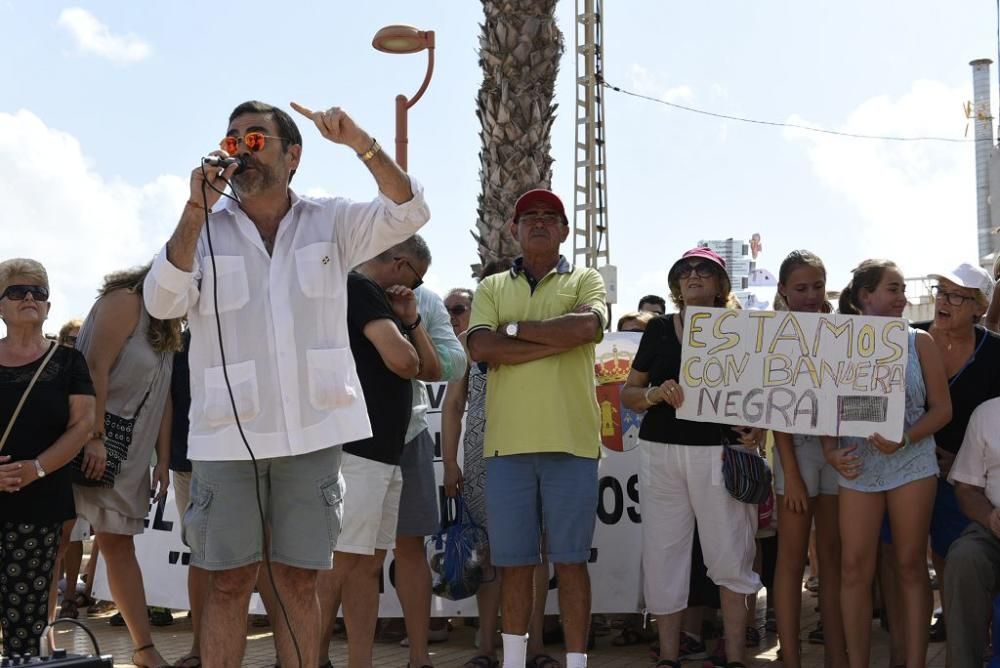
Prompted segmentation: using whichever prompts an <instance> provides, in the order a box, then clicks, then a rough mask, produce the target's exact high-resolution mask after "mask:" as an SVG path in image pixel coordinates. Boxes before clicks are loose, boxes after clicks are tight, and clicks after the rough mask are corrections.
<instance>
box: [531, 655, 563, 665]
mask: <svg viewBox="0 0 1000 668" xmlns="http://www.w3.org/2000/svg"><path fill="white" fill-rule="evenodd" d="M524 668H562V664H561V663H559V662H558V661H556V660H555V659H553V658H552V657H551V656H549V655H548V654H536V655H535V656H533V657H531V658H530V659H528V660H527V661H526V662H525V664H524Z"/></svg>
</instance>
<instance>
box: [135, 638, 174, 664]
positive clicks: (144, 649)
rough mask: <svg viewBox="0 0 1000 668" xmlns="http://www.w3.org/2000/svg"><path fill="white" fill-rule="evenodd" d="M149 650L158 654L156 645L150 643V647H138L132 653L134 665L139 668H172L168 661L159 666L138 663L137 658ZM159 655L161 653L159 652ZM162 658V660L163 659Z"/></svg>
mask: <svg viewBox="0 0 1000 668" xmlns="http://www.w3.org/2000/svg"><path fill="white" fill-rule="evenodd" d="M149 649H151V650H153V651H154V652H156V645H154V644H153V643H149V644H148V645H143V646H142V647H136V648H135V649H134V650H133V651H132V665H133V666H137V668H170V664H169V663H167V662H166V661H164V662H163V663H158V664H145V663H139V662H138V661H136V660H135V658H136V656H138V655H139V654H141V653H142V652H145V651H146V650H149ZM157 654H159V652H157ZM160 658H161V659H162V658H163V657H160Z"/></svg>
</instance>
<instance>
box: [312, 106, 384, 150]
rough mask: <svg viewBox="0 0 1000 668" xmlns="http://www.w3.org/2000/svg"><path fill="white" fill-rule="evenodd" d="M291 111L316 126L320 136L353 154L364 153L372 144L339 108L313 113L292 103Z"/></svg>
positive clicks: (369, 138) (365, 134)
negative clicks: (347, 147)
mask: <svg viewBox="0 0 1000 668" xmlns="http://www.w3.org/2000/svg"><path fill="white" fill-rule="evenodd" d="M292 109H294V110H295V111H297V112H299V113H300V114H302V115H303V116H305V117H306V118H308V119H310V120H311V121H312V122H313V123H315V124H316V127H317V129H319V132H320V134H322V135H323V136H324V137H326V138H327V139H329V140H330V141H332V142H333V143H334V144H345V145H347V146H350V147H351V148H353V149H354V152H355V153H364V152H365V151H367V150H368V149H369V148H370V147H371V144H372V138H371V137H370V136H369V135H368V133H367V132H365V131H364V130H362V129H361V128H359V127H358V126H357V124H356V123H355V122H354V120H353V119H352V118H351V117H350V116H348V115H347V112H346V111H344V110H343V109H341V108H340V107H330V108H329V109H327V110H326V111H313V110H312V109H310V108H309V107H304V106H302V105H301V104H299V103H298V102H292Z"/></svg>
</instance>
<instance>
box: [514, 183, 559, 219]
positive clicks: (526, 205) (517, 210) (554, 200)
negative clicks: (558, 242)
mask: <svg viewBox="0 0 1000 668" xmlns="http://www.w3.org/2000/svg"><path fill="white" fill-rule="evenodd" d="M535 204H545V205H547V206H549V207H550V208H552V209H554V210H555V211H557V212H558V213H559V215H560V216H562V217H563V219H564V220H565V218H566V209H565V208H564V207H563V203H562V200H561V199H559V196H558V195H556V194H555V193H554V192H552V191H551V190H545V189H544V188H536V189H534V190H529V191H528V192H526V193H524V194H523V195H521V196H520V197H518V198H517V204H515V205H514V220H517V219H518V218H520V217H521V214H522V213H524V212H525V211H527V210H528V209H530V208H531V207H532V206H534V205H535Z"/></svg>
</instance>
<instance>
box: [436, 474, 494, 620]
mask: <svg viewBox="0 0 1000 668" xmlns="http://www.w3.org/2000/svg"><path fill="white" fill-rule="evenodd" d="M455 504H456V510H455V521H454V523H452V524H451V525H450V526H449V527H448V528H442V529H441V531H439V532H438V533H437V534H435V535H434V537H433V538H431V541H432V542H433V543H434V548H435V550H436V552H435V554H434V555H433V556H431V588H432V590H433V591H434V593H435V594H437V595H438V596H440V597H442V598H446V599H449V600H451V601H459V600H461V599H463V598H469V597H470V596H474V595H475V594H476V592H477V591H479V585H480V584H482V583H483V582H484V579H485V578H484V566H483V560H484V559H485V556H486V545H487V537H486V531H485V530H484V529H483V528H482V527H481V526H479V525H478V524H476V523H475V522H474V521H473V519H472V517H471V516H469V515H468V514H467V513H466V512H465V502H464V501H463V499H462V495H461V494H459V495H458V496H457V497H455ZM489 579H492V578H489Z"/></svg>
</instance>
